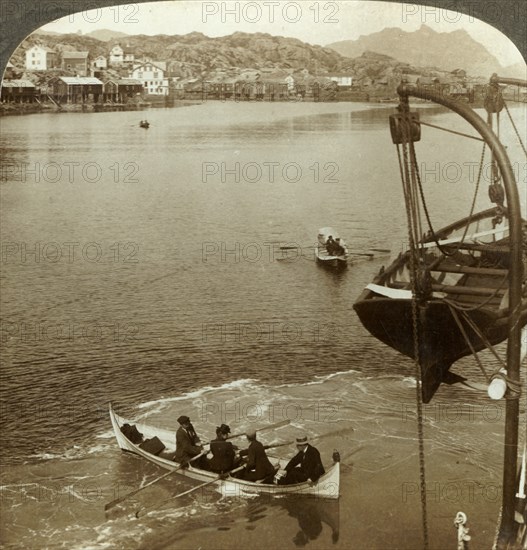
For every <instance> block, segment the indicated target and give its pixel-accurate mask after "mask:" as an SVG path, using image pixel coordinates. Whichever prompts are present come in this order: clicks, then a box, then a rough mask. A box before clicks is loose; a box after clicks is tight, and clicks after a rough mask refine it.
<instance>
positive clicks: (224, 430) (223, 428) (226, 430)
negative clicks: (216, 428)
mask: <svg viewBox="0 0 527 550" xmlns="http://www.w3.org/2000/svg"><path fill="white" fill-rule="evenodd" d="M220 431H221V433H224V434H230V433H231V429H230V428H229V426H228V425H227V424H222V425H221V426H220Z"/></svg>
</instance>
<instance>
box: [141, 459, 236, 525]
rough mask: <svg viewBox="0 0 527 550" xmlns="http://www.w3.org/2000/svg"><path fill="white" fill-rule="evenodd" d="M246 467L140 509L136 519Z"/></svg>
mask: <svg viewBox="0 0 527 550" xmlns="http://www.w3.org/2000/svg"><path fill="white" fill-rule="evenodd" d="M244 467H245V466H240V467H239V468H235V469H234V470H230V471H229V472H225V473H224V474H220V475H219V476H217V477H215V478H214V479H211V480H209V481H205V483H202V484H201V485H198V486H197V487H192V489H187V490H186V491H183V492H182V493H179V494H177V495H174V496H172V497H169V498H167V499H165V500H163V501H162V502H156V504H154V505H152V506H147V507H145V508H140V509H139V510H137V512H136V513H135V517H136V518H139V517H141V513H142V512H144V511H146V510H149V509H151V508H156V507H159V506H163V504H165V503H167V502H169V501H170V500H174V499H176V498H180V497H184V496H185V495H189V494H190V493H193V492H194V491H197V490H198V489H202V488H203V487H207V485H212V484H213V483H216V481H219V480H220V479H225V478H226V477H227V476H228V475H229V474H234V473H235V472H237V471H239V470H241V469H243V468H244ZM147 513H148V512H147Z"/></svg>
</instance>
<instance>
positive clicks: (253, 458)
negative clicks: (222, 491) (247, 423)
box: [237, 430, 275, 481]
mask: <svg viewBox="0 0 527 550" xmlns="http://www.w3.org/2000/svg"><path fill="white" fill-rule="evenodd" d="M245 437H246V438H247V441H248V442H249V447H248V449H247V450H246V451H241V452H240V456H241V455H244V454H246V453H247V463H246V465H245V468H244V469H243V470H242V471H241V472H240V473H239V474H238V476H237V477H239V478H240V479H245V480H246V481H258V480H260V479H265V478H268V477H270V478H271V479H272V476H274V472H275V468H274V466H273V465H272V464H271V463H270V462H269V459H268V458H267V455H266V453H265V449H264V446H263V445H262V444H261V443H260V442H259V441H257V440H256V432H255V431H254V430H250V431H248V432H247V433H246V434H245Z"/></svg>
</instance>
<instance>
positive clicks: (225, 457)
mask: <svg viewBox="0 0 527 550" xmlns="http://www.w3.org/2000/svg"><path fill="white" fill-rule="evenodd" d="M230 431H231V430H230V428H229V426H227V425H226V424H222V425H221V426H220V427H219V428H216V439H213V440H212V441H211V442H210V451H211V453H212V458H211V459H209V469H210V470H212V471H213V472H216V473H218V474H223V473H224V472H229V471H230V470H232V469H233V468H234V463H235V461H234V455H235V452H234V445H233V444H232V443H231V442H230V441H227V438H228V436H229V432H230Z"/></svg>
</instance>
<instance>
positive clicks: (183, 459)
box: [174, 415, 205, 468]
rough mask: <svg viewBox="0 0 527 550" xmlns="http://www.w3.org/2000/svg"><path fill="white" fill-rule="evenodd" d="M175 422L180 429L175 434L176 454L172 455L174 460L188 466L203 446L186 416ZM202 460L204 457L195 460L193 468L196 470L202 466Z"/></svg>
mask: <svg viewBox="0 0 527 550" xmlns="http://www.w3.org/2000/svg"><path fill="white" fill-rule="evenodd" d="M177 421H178V423H179V424H180V427H179V429H178V431H177V432H176V454H175V455H174V460H175V461H176V462H179V463H180V464H182V465H185V464H188V462H189V461H190V460H191V459H192V458H193V457H195V456H198V455H199V454H200V453H201V451H202V450H203V446H202V445H201V441H200V440H199V437H198V436H197V434H196V431H195V430H194V426H193V425H192V424H191V423H190V418H189V417H188V416H185V415H183V416H180V417H179V418H178V419H177ZM202 458H205V457H201V458H199V459H198V460H195V461H194V466H196V467H198V468H200V467H201V466H203V464H201V462H202Z"/></svg>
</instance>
